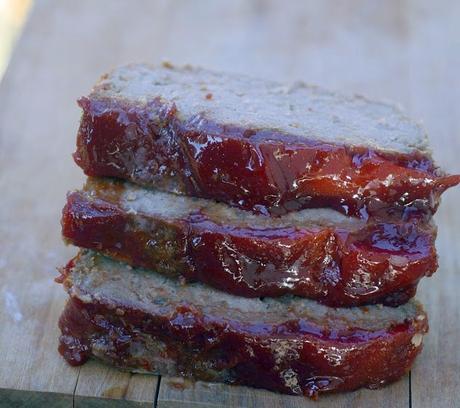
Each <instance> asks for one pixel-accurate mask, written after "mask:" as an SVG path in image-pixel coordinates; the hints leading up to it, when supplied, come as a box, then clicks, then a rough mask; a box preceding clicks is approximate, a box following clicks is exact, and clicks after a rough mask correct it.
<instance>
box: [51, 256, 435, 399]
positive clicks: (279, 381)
mask: <svg viewBox="0 0 460 408" xmlns="http://www.w3.org/2000/svg"><path fill="white" fill-rule="evenodd" d="M61 273H62V276H61V277H60V278H59V281H60V282H62V283H63V284H64V286H65V288H66V289H67V291H68V292H69V294H70V300H69V302H68V303H67V307H66V309H65V310H64V312H63V314H62V316H61V318H60V321H59V326H60V329H61V331H62V335H61V337H60V346H59V351H60V352H61V354H62V355H63V356H64V358H65V359H66V360H67V361H68V362H69V363H70V364H72V365H80V364H83V363H85V361H86V360H87V359H88V358H89V357H91V356H94V357H97V358H99V359H102V360H104V361H106V362H109V363H110V364H112V365H115V366H118V367H120V368H125V369H128V370H132V371H146V372H152V373H157V374H162V375H181V376H186V377H192V378H194V379H196V380H205V381H219V382H226V383H231V384H243V385H249V386H254V387H261V388H266V389H269V390H272V391H278V392H282V393H289V394H299V395H308V396H310V397H315V396H316V395H317V394H318V393H319V392H331V391H345V390H354V389H356V388H359V387H369V388H377V387H380V386H382V385H384V384H386V383H389V382H391V381H395V380H397V379H398V378H400V377H401V376H402V375H404V374H405V373H406V372H408V370H409V368H410V366H411V364H412V362H413V360H414V359H415V357H416V355H417V354H418V353H419V352H420V350H421V348H422V339H423V335H424V333H426V331H427V329H428V324H427V318H426V315H425V312H424V311H423V309H422V307H421V305H420V304H419V303H418V302H416V301H410V302H409V303H406V304H405V305H403V306H400V307H398V308H389V307H385V306H381V305H380V306H368V307H365V308H363V307H362V308H348V309H334V308H330V307H327V306H322V305H320V304H318V303H316V302H315V301H312V300H307V299H301V298H299V297H292V296H285V297H283V298H279V299H268V298H266V299H264V300H260V299H244V298H241V297H236V296H233V295H228V294H226V293H223V292H220V291H217V290H215V289H211V288H209V287H206V286H203V285H201V284H199V283H196V284H190V285H181V284H179V283H178V282H177V281H176V280H172V279H169V278H166V277H164V276H162V275H158V274H156V273H153V272H150V271H145V270H142V269H133V268H130V267H129V266H127V265H125V264H123V263H121V262H116V261H113V260H110V259H109V258H106V257H104V256H102V255H100V254H98V253H96V252H92V251H88V250H83V251H81V252H80V254H79V255H78V256H77V257H76V258H75V259H73V260H72V261H71V262H69V264H68V265H67V266H66V267H64V268H62V270H61Z"/></svg>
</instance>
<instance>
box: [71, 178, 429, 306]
mask: <svg viewBox="0 0 460 408" xmlns="http://www.w3.org/2000/svg"><path fill="white" fill-rule="evenodd" d="M435 231H436V230H435V228H434V226H433V225H432V224H425V223H415V222H402V221H400V222H399V223H392V222H383V221H382V222H379V223H375V224H370V223H365V222H364V221H362V220H360V219H358V218H354V217H347V216H344V215H342V214H340V213H338V212H336V211H333V210H330V209H306V210H302V211H299V212H295V213H289V214H286V215H283V216H280V217H278V218H269V217H265V216H263V215H254V214H252V213H251V212H248V211H244V210H240V209H237V208H233V207H229V206H227V205H225V204H222V203H216V202H214V201H211V200H205V199H198V198H192V197H185V196H176V195H174V194H169V193H164V192H160V191H157V190H148V189H145V188H141V187H138V186H136V185H134V184H131V183H129V182H122V181H116V180H110V179H95V178H89V179H88V181H87V184H86V186H85V187H84V189H83V190H81V191H75V192H72V193H70V194H69V195H68V197H67V204H66V206H65V207H64V210H63V217H62V232H63V236H64V238H65V239H66V240H67V241H68V242H69V243H72V244H74V245H77V246H79V247H84V248H90V249H95V250H99V251H102V252H103V253H105V254H107V255H110V256H111V257H114V258H117V259H119V260H123V261H126V262H128V263H129V264H130V265H132V266H141V267H145V268H148V269H154V270H155V271H157V272H158V273H161V274H164V275H167V276H170V277H175V278H176V279H177V278H178V277H183V278H185V279H186V280H188V281H201V282H204V283H206V284H208V285H211V286H213V287H215V288H217V289H221V290H224V291H226V292H229V293H233V294H235V295H240V296H246V297H259V296H281V295H284V294H289V293H290V294H295V295H299V296H303V297H308V298H313V299H317V300H318V301H320V302H321V303H324V304H327V305H330V306H354V305H362V304H371V303H380V302H381V303H384V304H387V305H391V306H395V305H398V304H401V303H404V302H406V301H407V300H408V299H409V298H411V297H412V296H413V295H414V294H415V290H416V285H417V282H418V281H419V279H420V278H421V277H423V276H426V275H428V276H429V275H431V274H432V273H434V272H435V271H436V268H437V257H436V250H435V246H434V239H435Z"/></svg>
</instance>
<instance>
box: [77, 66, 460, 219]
mask: <svg viewBox="0 0 460 408" xmlns="http://www.w3.org/2000/svg"><path fill="white" fill-rule="evenodd" d="M79 104H80V106H81V108H82V109H83V115H82V119H81V124H80V129H79V133H78V139H77V151H76V152H75V154H74V158H75V161H76V163H77V164H78V165H79V166H80V167H82V169H83V170H84V171H85V173H86V174H87V175H90V176H109V177H119V178H123V179H126V180H130V181H133V182H135V183H138V184H141V185H145V186H151V187H155V188H157V189H161V190H164V191H169V192H175V193H180V194H186V195H193V196H198V197H203V198H211V199H216V200H219V201H222V202H225V203H228V204H230V205H232V206H236V207H240V208H243V209H247V210H252V211H254V212H257V213H263V214H268V213H270V214H271V215H280V214H284V213H287V212H290V211H297V210H299V209H303V208H313V207H332V208H335V209H336V210H339V211H342V212H343V213H345V214H349V215H355V216H359V217H361V218H367V217H368V216H369V214H371V215H372V214H379V213H382V212H387V211H393V212H394V211H398V212H399V213H400V214H404V215H405V216H408V215H413V214H421V215H424V214H428V215H431V213H433V212H434V211H435V210H436V208H437V206H438V203H439V198H440V195H441V194H442V192H444V191H445V190H446V189H447V188H449V187H451V186H454V185H456V184H458V183H459V182H460V176H448V175H445V174H444V173H443V172H442V171H440V170H439V169H438V168H437V167H436V166H435V165H434V163H433V161H432V159H431V156H430V152H429V148H428V142H427V137H426V134H425V133H424V131H423V130H422V129H421V128H420V127H419V126H418V125H417V124H416V123H414V122H412V121H411V120H410V119H408V118H407V117H405V116H404V115H403V114H402V113H401V112H400V111H399V110H398V109H397V108H395V107H394V106H392V105H389V104H386V103H382V102H375V101H370V100H368V99H366V98H364V97H362V96H344V95H340V94H336V93H333V92H331V91H327V90H325V89H322V88H319V87H314V86H308V85H305V84H300V83H298V84H295V85H294V86H290V87H287V86H283V85H281V84H278V83H274V82H269V81H263V80H260V79H253V78H247V77H244V76H237V75H230V74H222V73H216V72H213V71H208V70H204V69H198V68H191V67H183V68H174V67H172V66H170V65H168V64H167V65H165V66H160V67H153V66H149V65H142V64H138V65H128V66H124V67H120V68H118V69H115V70H114V71H113V72H111V73H109V74H107V75H104V76H103V77H102V79H101V80H100V81H99V82H98V84H97V85H96V86H95V87H94V89H93V91H92V92H91V93H90V94H89V96H87V97H83V98H81V99H80V101H79Z"/></svg>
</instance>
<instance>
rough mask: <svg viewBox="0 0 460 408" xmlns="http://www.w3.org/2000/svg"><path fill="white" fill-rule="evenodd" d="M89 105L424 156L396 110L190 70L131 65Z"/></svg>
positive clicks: (418, 137) (415, 130) (417, 136)
mask: <svg viewBox="0 0 460 408" xmlns="http://www.w3.org/2000/svg"><path fill="white" fill-rule="evenodd" d="M90 98H94V99H98V98H101V99H104V98H115V99H124V100H127V101H128V102H129V103H136V104H140V105H145V104H148V103H149V102H151V101H152V100H154V99H155V98H160V99H161V100H163V102H170V103H174V104H175V106H176V108H177V114H178V116H179V117H181V118H182V119H183V120H187V121H188V120H192V119H193V118H194V117H196V120H197V121H198V122H199V121H200V120H202V118H206V119H207V120H210V121H213V122H215V123H219V124H229V125H238V126H241V127H244V128H250V129H270V130H275V131H279V132H281V133H286V134H290V135H294V136H299V137H301V138H305V139H308V140H311V141H322V142H326V143H338V144H345V145H351V146H363V147H369V148H372V149H376V150H381V151H390V152H399V153H411V152H414V151H419V152H421V153H423V154H425V155H428V156H429V155H430V153H429V148H428V140H427V136H426V134H425V132H424V130H423V129H422V128H421V127H420V126H419V125H418V124H417V123H415V122H413V121H411V120H410V119H409V118H407V117H406V116H405V115H404V114H403V113H402V112H401V111H400V110H399V109H398V108H397V107H395V106H393V105H391V104H388V103H384V102H377V101H372V100H369V99H367V98H365V97H363V96H359V95H354V96H347V95H342V94H339V93H335V92H332V91H329V90H326V89H323V88H320V87H317V86H311V85H307V84H304V83H299V82H297V83H295V84H292V85H283V84H280V83H277V82H271V81H266V80H261V79H257V78H251V77H246V76H243V75H232V74H224V73H218V72H214V71H210V70H205V69H201V68H193V67H190V66H185V67H173V66H172V65H171V64H163V65H162V66H152V65H147V64H131V65H126V66H122V67H119V68H117V69H115V70H114V71H112V72H111V73H109V74H106V75H104V76H103V77H102V78H101V80H100V82H99V83H98V84H97V85H96V86H95V88H94V89H93V91H92V93H91V95H90ZM198 125H199V123H198Z"/></svg>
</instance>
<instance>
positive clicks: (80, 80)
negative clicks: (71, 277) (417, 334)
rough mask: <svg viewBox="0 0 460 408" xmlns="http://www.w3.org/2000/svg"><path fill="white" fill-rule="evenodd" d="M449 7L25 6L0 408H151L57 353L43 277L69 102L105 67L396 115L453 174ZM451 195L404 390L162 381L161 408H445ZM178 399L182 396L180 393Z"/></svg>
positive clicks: (15, 73)
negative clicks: (422, 131) (170, 72)
mask: <svg viewBox="0 0 460 408" xmlns="http://www.w3.org/2000/svg"><path fill="white" fill-rule="evenodd" d="M458 21H460V3H458V2H451V1H448V0H439V1H437V2H432V1H429V0H422V1H419V0H401V1H399V0H388V1H385V2H380V1H378V0H349V1H340V0H331V1H321V2H319V1H314V0H312V1H302V0H298V1H296V0H292V1H289V2H279V1H275V0H264V1H262V0H260V1H259V0H253V1H245V0H234V1H231V2H229V1H225V0H217V1H216V0H199V1H195V2H190V1H186V0H175V1H167V0H164V1H162V0H156V1H148V0H136V1H130V2H127V1H122V0H98V1H97V2H94V1H92V0H81V1H78V2H70V1H69V2H61V1H58V0H41V1H37V3H36V5H35V7H34V10H33V12H32V15H31V17H30V21H29V22H28V24H27V26H26V29H25V32H24V34H23V36H22V38H21V40H20V41H19V44H18V46H17V47H16V49H15V52H14V55H13V59H12V61H11V64H10V66H9V68H8V70H7V73H6V75H5V77H4V79H3V81H2V83H1V84H0V191H1V192H2V199H1V200H0V274H1V275H0V276H1V278H0V302H1V304H2V307H1V308H0V326H1V327H2V330H0V351H1V352H2V364H0V407H3V406H5V407H15V406H18V407H19V406H45V405H46V406H55V407H70V406H73V405H75V406H77V407H78V406H85V407H87V406H96V407H99V406H115V405H120V406H129V405H132V406H148V405H150V406H152V403H153V401H154V398H155V391H156V387H157V383H158V380H157V378H156V377H153V376H141V375H131V374H127V373H121V372H118V371H116V370H114V369H112V368H110V367H106V366H103V365H100V364H98V363H96V362H92V363H89V364H88V365H85V366H83V367H82V368H71V367H69V366H68V365H66V364H65V363H64V361H63V360H62V359H61V358H60V357H59V355H58V354H57V352H56V347H57V337H58V330H57V326H56V322H57V319H58V316H59V313H60V311H61V309H62V307H63V304H64V301H65V294H64V292H63V291H62V289H61V288H59V286H58V285H56V284H54V283H53V282H52V280H53V278H54V276H55V275H56V273H55V270H54V268H55V266H57V265H61V264H63V263H64V262H65V261H66V260H67V258H69V257H70V256H71V255H72V254H73V253H74V252H75V249H73V248H66V247H64V246H63V244H62V243H61V240H60V231H59V229H60V227H59V216H60V210H61V207H62V206H63V203H64V200H65V193H66V191H67V190H70V189H73V188H77V187H79V186H80V185H81V184H82V182H83V175H82V174H81V172H80V170H79V169H78V168H77V167H76V166H75V165H74V164H73V162H72V160H71V158H70V155H71V152H72V151H73V148H74V143H75V134H76V129H77V126H78V120H79V111H78V109H77V107H76V104H75V100H76V98H77V97H79V96H80V95H83V94H85V93H87V91H88V90H89V88H90V86H91V85H92V83H93V82H94V81H95V79H96V78H97V77H98V76H99V75H100V74H101V73H102V72H104V71H106V70H107V69H109V68H110V67H112V66H115V65H118V64H122V63H126V62H130V61H151V62H158V61H160V60H163V59H170V60H172V61H173V62H175V63H178V64H181V63H192V64H198V65H202V66H206V67H208V68H213V69H221V70H227V71H233V72H241V73H246V74H252V75H256V76H259V77H265V78H270V79H277V80H282V81H293V80H296V79H304V80H307V81H309V82H313V83H318V84H320V85H324V86H327V87H332V88H335V89H340V90H344V91H351V92H358V93H364V94H367V95H370V96H372V97H376V98H379V99H391V100H396V101H399V102H401V104H402V105H403V106H405V107H406V108H407V110H408V112H409V114H411V115H412V116H414V117H415V118H423V120H424V124H425V126H426V128H427V130H428V133H429V134H430V136H431V139H432V144H433V147H434V153H435V158H437V159H438V161H439V162H440V163H441V164H442V166H443V167H444V168H445V169H446V170H449V171H451V172H460V163H459V160H458V158H457V156H458V152H459V151H460V104H459V103H458V98H459V97H460V79H459V76H458V68H459V67H460V42H459V40H458V39H459V38H460V26H459V24H458ZM459 201H460V189H457V190H454V191H451V192H448V193H447V194H446V196H445V199H444V200H443V203H442V205H441V208H440V211H439V213H438V215H437V221H438V223H439V238H438V249H439V255H440V270H439V272H438V273H437V274H436V275H435V276H434V277H433V278H430V279H425V280H424V281H423V283H422V285H421V290H420V298H421V300H422V301H423V302H424V303H425V305H426V309H427V311H428V313H429V317H430V326H431V332H430V334H429V335H428V337H427V340H426V344H425V350H424V352H423V354H422V355H421V356H420V359H419V361H418V362H417V364H416V366H415V368H414V369H413V371H412V374H411V378H410V379H409V377H405V378H404V379H403V380H402V381H400V382H398V383H396V384H394V385H392V386H390V387H386V388H384V389H383V390H379V391H368V390H364V391H358V392H355V393H349V394H344V395H335V396H330V397H324V398H323V399H322V400H320V401H319V403H312V402H310V401H307V400H305V399H303V398H296V397H285V396H280V395H277V394H273V393H269V392H265V391H261V390H253V389H248V388H244V387H230V386H224V385H218V384H204V383H197V384H195V385H194V386H189V385H187V386H186V387H185V388H183V387H182V386H180V385H179V386H178V384H177V381H180V380H172V379H167V378H162V379H161V382H160V386H159V393H158V406H159V407H177V406H193V407H201V406H203V407H216V406H246V407H251V406H257V407H264V406H265V407H278V406H286V407H309V406H314V407H322V406H330V405H333V406H337V407H368V406H378V407H408V406H410V405H411V406H412V407H417V408H419V407H432V406H442V407H454V406H458V399H457V398H456V396H457V391H456V390H458V389H459V388H460V376H459V375H458V373H459V372H460V349H459V347H458V344H457V342H458V339H459V338H460V312H459V310H460V307H459V306H460V300H459V299H458V296H457V290H456V288H457V287H458V285H459V284H460V277H459V275H458V272H457V271H458V269H459V266H460V265H459V264H460V262H459V261H460V257H459V249H460V248H459V244H458V242H459V239H458V231H459V230H460V229H459V228H460V215H459V214H458V211H456V203H458V202H459ZM182 388H183V389H182Z"/></svg>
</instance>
